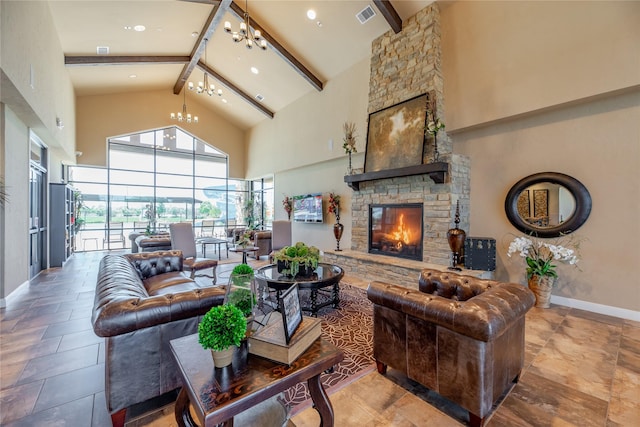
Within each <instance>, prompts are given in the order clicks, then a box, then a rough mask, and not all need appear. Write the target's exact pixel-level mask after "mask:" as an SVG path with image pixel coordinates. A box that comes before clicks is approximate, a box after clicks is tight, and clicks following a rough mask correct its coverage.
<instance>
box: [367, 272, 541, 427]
mask: <svg viewBox="0 0 640 427" xmlns="http://www.w3.org/2000/svg"><path fill="white" fill-rule="evenodd" d="M367 296H368V298H369V299H370V300H371V301H372V302H373V304H374V308H373V356H374V358H375V359H376V364H377V366H378V372H380V373H381V374H385V373H386V369H387V366H390V367H392V368H394V369H398V370H400V371H402V372H403V373H404V374H405V375H407V377H409V378H410V379H412V380H414V381H417V382H419V383H420V384H422V385H424V386H425V387H427V388H429V389H431V390H433V391H435V392H436V393H438V394H440V395H441V396H443V397H445V398H447V399H449V400H451V401H453V402H455V403H457V404H458V405H460V406H461V407H463V408H465V409H466V410H467V411H469V420H470V424H471V425H473V426H481V425H483V423H484V419H485V417H486V415H487V414H488V413H489V411H490V410H491V408H492V405H493V403H494V402H495V401H496V400H498V398H499V397H500V396H501V395H502V394H503V393H504V392H505V391H507V390H508V389H509V388H510V387H511V385H512V383H514V382H517V380H518V378H519V375H520V371H521V370H522V366H523V363H524V330H525V329H524V324H525V314H526V312H527V311H528V310H529V309H530V308H531V307H532V306H533V304H534V302H535V297H534V295H533V293H532V292H531V291H530V290H529V289H528V288H526V287H524V286H522V285H519V284H515V283H501V282H496V281H492V280H482V279H477V278H474V277H468V276H462V275H458V274H454V273H450V272H440V271H437V270H428V269H425V270H423V271H422V273H421V275H420V279H419V282H418V290H416V289H410V288H407V287H403V286H397V285H392V284H388V283H382V282H372V283H371V284H370V285H369V289H368V290H367Z"/></svg>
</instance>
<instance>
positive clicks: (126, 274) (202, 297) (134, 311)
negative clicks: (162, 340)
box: [91, 254, 225, 337]
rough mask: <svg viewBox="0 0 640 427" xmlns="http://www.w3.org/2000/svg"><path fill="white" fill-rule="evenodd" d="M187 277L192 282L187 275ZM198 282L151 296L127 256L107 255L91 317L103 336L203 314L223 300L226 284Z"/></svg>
mask: <svg viewBox="0 0 640 427" xmlns="http://www.w3.org/2000/svg"><path fill="white" fill-rule="evenodd" d="M140 255H142V254H140ZM185 281H191V282H192V280H191V279H189V278H188V277H186V276H185ZM194 283H195V282H194ZM196 286H197V285H194V289H193V290H188V291H183V292H177V293H173V294H172V293H167V294H163V295H157V296H149V294H148V293H147V291H146V289H145V287H144V284H143V282H142V280H141V279H140V277H139V276H138V273H137V272H136V270H135V268H134V267H133V266H132V265H131V263H130V262H129V261H128V260H127V258H126V257H124V256H119V255H107V256H105V257H104V258H103V259H102V261H101V262H100V268H99V271H98V281H97V285H96V295H95V301H94V306H93V313H92V317H91V323H92V324H93V330H94V332H95V333H96V335H98V336H101V337H110V336H115V335H121V334H125V333H127V332H132V331H135V330H138V329H142V328H148V327H151V326H156V325H160V324H163V323H168V322H172V321H175V320H181V319H187V318H191V317H194V316H199V315H203V314H205V313H206V312H207V311H208V310H209V309H210V308H211V307H213V306H214V305H220V304H222V303H223V301H224V293H225V290H224V289H223V288H219V287H205V288H199V287H196Z"/></svg>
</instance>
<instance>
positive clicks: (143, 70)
mask: <svg viewBox="0 0 640 427" xmlns="http://www.w3.org/2000/svg"><path fill="white" fill-rule="evenodd" d="M430 3H432V1H429V0H395V1H387V0H371V1H361V0H332V1H327V0H315V1H308V0H284V1H276V0H253V1H248V2H247V1H246V0H239V1H236V2H232V1H231V0H221V1H217V0H133V1H96V0H79V1H78V0H76V1H59V0H56V1H50V8H51V13H52V15H53V19H54V22H55V25H56V28H57V31H58V34H59V37H60V42H61V45H62V50H63V52H64V54H65V63H66V64H67V68H68V70H69V74H70V76H71V80H72V82H73V85H74V88H75V91H76V95H77V96H86V95H98V94H107V93H121V92H137V91H148V90H166V91H167V93H173V94H176V95H178V96H177V97H176V106H177V107H176V111H179V110H180V108H178V107H179V106H181V105H182V90H183V89H184V90H187V89H186V88H187V87H188V82H193V83H194V84H195V85H197V83H198V81H202V80H203V75H204V71H205V70H206V71H207V72H208V74H209V80H210V83H213V84H215V86H216V89H217V88H221V89H222V95H221V96H218V95H214V96H211V97H210V96H208V95H206V94H200V95H196V94H195V92H192V91H189V90H187V103H188V102H189V99H194V98H195V97H196V96H197V97H198V98H199V99H200V102H202V103H204V105H206V106H207V108H210V109H211V110H213V111H215V112H217V113H218V114H219V115H221V116H223V117H226V118H227V119H228V120H231V121H232V122H233V123H235V124H236V125H237V126H239V127H240V128H243V129H247V128H250V127H252V126H254V125H256V124H257V123H259V122H260V121H262V120H269V119H270V118H271V117H273V116H274V115H275V114H277V112H278V111H279V110H280V109H282V108H284V107H286V106H287V105H289V104H290V103H292V102H293V101H295V100H296V99H298V98H300V97H302V96H303V95H305V94H307V93H309V92H312V91H316V92H317V91H322V90H323V88H324V85H325V84H326V82H327V81H329V80H331V79H332V78H333V77H335V76H337V75H338V74H340V73H341V72H343V71H345V70H346V69H348V68H350V67H351V66H353V65H354V64H355V63H357V62H359V61H361V60H363V59H365V58H368V57H369V55H370V49H371V42H372V41H373V40H374V39H375V38H376V37H378V36H380V35H381V34H383V33H385V32H387V31H389V30H392V31H398V30H399V29H400V28H401V25H402V21H403V20H405V19H407V18H409V17H410V16H412V15H414V14H415V13H416V12H417V11H419V10H420V9H422V8H424V7H425V6H427V5H428V4H430ZM367 7H370V8H371V9H372V10H373V11H374V13H375V15H374V16H373V17H372V18H371V19H369V20H368V21H367V22H365V23H364V24H362V23H360V21H359V20H358V18H357V17H356V15H357V14H358V13H360V12H362V11H363V10H364V9H365V8H367ZM246 9H248V12H249V14H250V17H251V22H252V23H251V25H252V26H253V28H254V29H256V28H257V29H260V30H261V32H262V34H263V35H264V36H265V38H266V39H267V41H268V47H267V49H266V50H264V51H263V50H261V49H259V48H258V47H254V48H253V49H247V48H246V46H245V44H244V43H243V42H240V43H234V42H233V41H232V38H231V35H230V34H228V33H225V32H224V30H223V28H224V23H225V21H229V22H230V23H231V26H232V29H233V30H234V31H237V30H238V29H239V26H240V22H241V21H242V16H243V13H244V11H245V10H246ZM309 9H313V10H314V11H315V12H316V18H315V19H309V18H308V17H307V11H308V10H309ZM139 25H141V26H144V27H145V30H144V31H136V30H135V27H136V26H139ZM98 48H108V54H105V53H98ZM103 50H104V49H103ZM205 52H206V53H205ZM205 58H206V59H205ZM252 67H255V68H256V69H257V72H258V73H257V74H255V73H254V72H252V71H251V68H252ZM257 98H262V99H261V100H259V99H257ZM190 112H192V111H191V110H190ZM194 112H195V111H194Z"/></svg>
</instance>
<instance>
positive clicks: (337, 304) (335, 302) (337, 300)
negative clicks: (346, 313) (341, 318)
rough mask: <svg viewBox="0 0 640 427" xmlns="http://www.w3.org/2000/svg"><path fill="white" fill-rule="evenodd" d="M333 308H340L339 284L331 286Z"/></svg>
mask: <svg viewBox="0 0 640 427" xmlns="http://www.w3.org/2000/svg"><path fill="white" fill-rule="evenodd" d="M333 308H340V282H338V283H336V284H335V285H333Z"/></svg>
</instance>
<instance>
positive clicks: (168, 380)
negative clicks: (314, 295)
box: [91, 251, 225, 426]
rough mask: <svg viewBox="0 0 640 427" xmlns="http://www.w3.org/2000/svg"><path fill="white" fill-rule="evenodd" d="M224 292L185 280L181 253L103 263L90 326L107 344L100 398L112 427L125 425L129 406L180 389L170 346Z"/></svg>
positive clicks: (112, 257)
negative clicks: (109, 415) (103, 397)
mask: <svg viewBox="0 0 640 427" xmlns="http://www.w3.org/2000/svg"><path fill="white" fill-rule="evenodd" d="M224 292H225V291H224V288H218V287H200V286H199V285H198V284H197V283H196V282H195V281H194V280H192V279H191V278H189V275H188V274H186V273H184V272H183V271H182V252H180V251H161V252H142V253H137V254H126V255H107V256H105V257H104V258H103V259H102V261H101V262H100V267H99V270H98V281H97V285H96V295H95V301H94V306H93V313H92V318H91V321H92V324H93V330H94V332H95V333H96V335H98V336H101V337H105V338H106V354H105V395H106V400H107V410H108V411H109V413H110V414H111V420H112V423H113V425H114V426H123V425H124V422H125V418H126V410H127V408H128V407H130V406H131V405H134V404H136V403H141V402H144V401H146V400H149V399H151V398H153V397H157V396H160V395H162V394H165V393H167V392H169V391H172V390H175V389H177V388H179V387H181V386H182V383H181V381H180V379H179V375H178V373H177V370H178V368H177V366H175V362H174V361H173V357H172V356H171V350H170V348H169V341H170V340H172V339H174V338H179V337H182V336H186V335H189V334H193V333H196V332H197V330H198V323H199V322H200V320H201V319H202V315H204V314H205V313H206V312H207V311H208V310H209V309H210V308H211V307H213V306H214V305H220V304H222V303H223V299H224Z"/></svg>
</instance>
